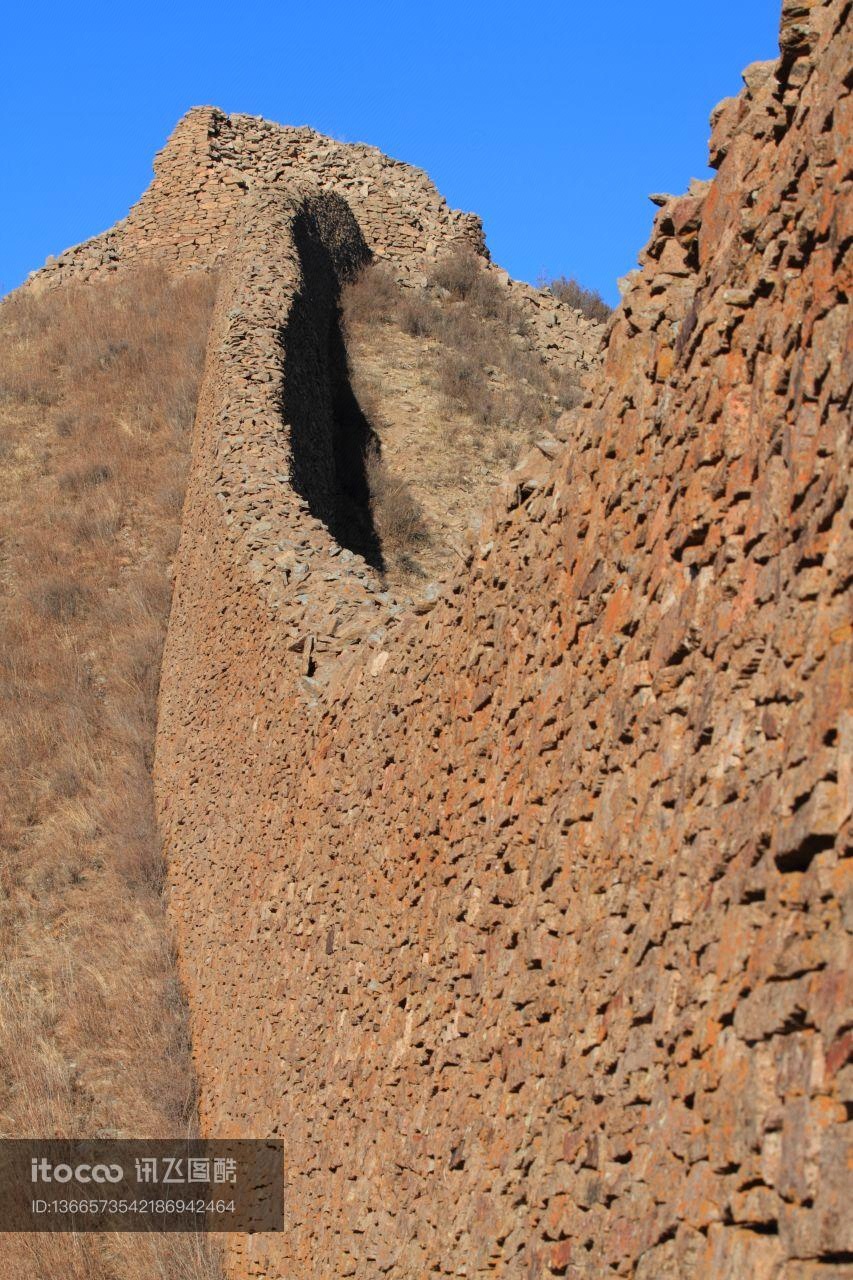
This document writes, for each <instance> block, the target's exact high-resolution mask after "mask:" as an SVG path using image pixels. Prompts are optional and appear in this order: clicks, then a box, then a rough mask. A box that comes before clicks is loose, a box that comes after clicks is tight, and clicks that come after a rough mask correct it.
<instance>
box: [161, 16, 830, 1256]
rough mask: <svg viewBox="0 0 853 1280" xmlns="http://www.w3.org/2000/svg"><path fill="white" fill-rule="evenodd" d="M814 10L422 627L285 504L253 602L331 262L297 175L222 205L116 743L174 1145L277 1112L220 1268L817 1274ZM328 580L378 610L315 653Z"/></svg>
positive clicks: (818, 161)
mask: <svg viewBox="0 0 853 1280" xmlns="http://www.w3.org/2000/svg"><path fill="white" fill-rule="evenodd" d="M849 23H850V6H849V4H847V3H842V2H841V0H831V2H827V3H814V4H808V3H799V2H798V3H794V2H793V0H786V4H785V5H784V8H783V26H782V56H781V58H780V60H779V62H778V63H775V64H765V65H761V66H757V67H753V68H750V69H748V71H747V72H746V73H745V81H746V88H745V90H744V92H743V94H742V95H741V96H740V97H739V98H738V99H735V100H732V101H730V102H728V103H726V104H723V106H722V108H721V109H720V110H719V112H718V113H717V115H716V117H715V126H714V134H713V140H712V155H713V157H714V159H715V162H716V164H717V165H718V166H719V172H718V174H717V176H716V178H715V180H714V181H713V183H712V184H709V185H707V186H699V187H695V188H694V189H693V190H692V192H691V193H690V194H688V195H687V196H686V197H682V198H678V199H676V198H672V199H669V200H667V201H666V202H665V203H664V205H663V207H662V208H661V209H660V210H659V212H658V215H657V218H656V221H655V227H654V232H653V235H652V238H651V241H650V243H649V245H648V246H647V249H646V251H645V252H644V254H643V257H642V263H641V271H640V272H639V273H638V275H637V276H636V277H635V278H634V279H633V281H632V283H631V286H630V288H629V290H628V293H627V295H626V297H625V299H624V304H623V306H622V308H621V309H620V311H619V312H618V313H617V315H616V317H615V319H614V321H613V323H612V325H611V327H610V329H609V332H608V339H607V347H606V353H605V364H604V369H603V373H602V377H601V380H600V384H599V389H598V390H597V391H596V392H595V393H594V394H593V395H591V396H590V399H589V403H588V404H587V405H586V406H585V407H584V408H583V409H582V410H580V411H578V412H577V413H575V414H574V415H573V416H572V417H570V418H567V419H566V420H565V421H564V423H563V434H564V436H565V445H564V447H562V448H558V447H557V446H555V445H554V443H553V442H547V441H543V446H542V448H541V449H539V450H536V451H534V454H532V455H531V456H530V457H529V458H527V459H525V460H524V462H523V464H522V465H521V466H520V468H519V469H518V470H517V471H516V473H514V475H513V477H512V479H511V482H510V483H508V484H507V486H506V487H505V488H504V489H503V490H502V491H501V494H500V495H499V497H498V499H497V500H496V504H495V509H494V511H493V512H492V515H491V517H490V521H489V522H487V523H486V524H485V525H484V527H483V531H482V532H481V534H480V535H479V539H478V541H477V542H476V544H475V545H473V546H472V547H471V550H470V555H469V559H468V562H467V564H466V566H465V568H464V570H461V571H460V572H459V574H458V575H457V576H456V577H455V578H454V579H453V580H451V581H448V582H447V583H445V584H444V586H443V588H442V591H441V593H440V595H439V597H438V599H437V600H436V601H435V603H434V606H433V607H432V608H431V609H430V610H429V611H428V612H423V613H421V614H419V615H411V614H405V615H402V616H400V615H398V616H396V617H395V616H393V608H392V607H391V605H392V602H389V601H383V600H381V599H380V598H379V595H380V592H381V582H379V581H378V579H377V578H376V576H375V574H374V573H373V571H372V570H371V569H370V566H369V565H368V564H367V562H366V561H365V560H364V559H362V558H359V557H358V556H355V555H354V556H353V559H352V560H350V562H349V567H348V568H346V571H345V572H341V568H340V566H341V560H342V551H341V550H340V547H341V543H340V542H339V541H338V540H337V539H336V538H335V537H333V535H332V532H331V531H330V529H329V527H328V524H329V520H330V519H332V516H331V515H330V512H333V511H334V509H335V508H334V503H329V502H328V501H326V503H325V506H323V504H322V502H320V505H319V506H318V507H317V509H318V510H320V511H321V514H320V515H319V516H311V518H310V520H307V521H306V523H305V524H304V528H305V529H306V530H307V531H308V533H307V534H306V535H305V539H304V544H302V545H300V553H299V557H298V560H299V564H300V566H303V568H300V569H299V570H298V571H297V573H296V574H294V575H293V577H290V576H288V581H287V583H286V584H285V588H284V590H285V595H284V597H282V598H276V595H275V593H274V592H273V591H272V588H273V587H275V588H276V591H279V590H281V589H282V588H281V586H280V584H278V583H275V582H272V580H271V579H270V576H269V575H270V572H271V570H270V569H269V565H270V563H271V560H270V556H272V543H273V541H274V540H275V538H276V537H277V536H278V533H279V531H280V530H285V531H287V537H286V538H285V542H287V544H288V545H287V547H286V548H285V555H286V556H287V557H288V559H287V563H286V566H285V567H286V568H288V570H289V566H290V564H291V560H290V558H289V555H290V550H291V548H290V545H289V540H290V539H291V538H295V537H299V536H300V531H301V528H302V527H303V526H302V525H301V524H300V522H301V521H303V520H305V519H306V514H307V513H306V511H305V510H304V509H303V508H302V507H301V506H300V503H301V502H304V503H307V502H308V501H309V499H308V498H306V497H305V496H304V495H302V496H300V495H297V494H295V493H294V492H293V489H292V487H291V486H290V485H289V482H288V475H289V474H290V473H292V472H293V468H292V466H291V467H290V470H288V466H287V465H286V463H287V460H288V459H292V457H293V451H294V448H295V447H298V440H299V434H300V431H299V427H298V425H295V422H294V420H293V419H295V418H296V417H298V414H299V412H301V410H300V409H299V397H297V398H296V404H297V412H296V413H295V414H294V413H291V414H290V415H288V414H284V415H282V413H281V412H280V406H281V404H282V403H288V400H287V397H288V386H287V384H288V381H289V378H290V377H291V376H295V375H296V373H297V371H295V370H294V369H292V368H289V367H288V360H287V352H288V347H287V337H286V335H287V331H288V324H289V320H290V317H291V316H292V315H293V314H294V311H296V313H297V315H298V314H300V308H299V307H298V305H297V303H298V300H299V298H300V296H301V297H302V298H303V299H305V298H306V297H307V295H308V291H307V284H306V282H307V281H308V280H309V278H315V279H316V278H322V279H323V280H325V282H326V283H325V286H324V287H323V288H319V289H317V290H316V298H317V306H318V307H319V309H320V316H321V317H323V316H325V317H326V320H325V321H322V323H326V322H327V321H328V320H329V317H330V315H331V314H332V306H331V302H330V298H331V297H332V295H333V293H334V289H335V281H336V280H338V279H340V278H341V277H342V276H343V275H345V274H346V271H347V270H349V269H350V267H351V264H352V263H353V262H354V261H356V260H357V258H358V255H359V253H360V251H361V250H360V245H359V239H358V235H357V229H355V228H353V226H352V224H351V223H350V222H349V221H348V220H347V218H346V216H345V213H344V211H343V210H342V209H341V207H340V206H339V205H334V206H329V207H327V206H326V203H325V202H326V201H327V200H328V197H321V196H316V195H315V196H310V195H307V194H306V195H305V196H304V197H300V200H299V201H297V204H296V205H293V204H292V205H290V206H289V207H288V208H284V207H283V206H281V205H276V204H263V203H262V204H261V205H260V206H258V207H257V208H256V209H255V210H254V211H253V213H252V215H251V216H252V217H254V218H255V219H256V222H255V224H254V226H253V227H252V238H253V241H254V243H255V244H256V246H261V245H263V246H264V250H263V254H261V253H260V252H258V253H256V254H254V255H253V254H248V253H245V252H241V250H240V249H239V245H240V244H241V242H242V243H245V239H246V238H245V237H243V240H242V241H241V238H240V236H239V234H238V237H237V241H236V245H237V248H236V249H235V254H234V257H233V259H232V262H231V266H230V267H229V269H228V273H227V278H226V285H225V286H224V288H223V293H222V295H221V297H220V302H219V309H218V316H217V319H216V321H215V326H214V338H213V340H212V344H211V349H210V354H209V363H208V369H207V373H206V378H205V390H204V394H203V400H202V404H201V406H200V413H199V419H198V423H197V441H196V453H195V458H194V466H193V475H192V481H191V490H190V497H189V500H188V506H187V512H186V518H185V522H184V532H183V538H182V545H181V551H180V557H179V562H178V567H177V584H176V598H175V604H174V608H173V614H172V619H171V623H170V629H169V636H168V642H167V647H166V655H165V664H164V670H163V681H162V690H161V714H160V727H159V733H158V747H157V767H156V772H157V779H156V781H157V791H158V798H159V808H160V817H161V823H162V830H163V835H164V840H165V847H166V851H167V856H168V860H169V882H170V895H171V911H172V914H173V918H174V920H175V924H176V928H177V931H178V937H179V943H180V961H181V968H182V974H183V978H184V981H185V984H186V987H187V991H188V996H189V1001H190V1007H191V1011H192V1023H193V1040H194V1052H195V1056H196V1064H197V1069H198V1074H199V1079H200V1085H201V1109H202V1118H203V1124H204V1127H205V1130H206V1131H207V1132H209V1133H233V1134H247V1135H249V1134H266V1133H279V1134H282V1135H283V1136H284V1137H285V1139H286V1180H287V1198H286V1219H287V1230H286V1231H285V1232H284V1233H283V1235H281V1236H280V1237H269V1236H268V1237H254V1238H249V1239H236V1240H234V1241H232V1242H231V1243H230V1248H231V1253H230V1255H229V1256H230V1262H229V1265H230V1270H231V1274H232V1275H234V1276H255V1277H262V1276H263V1277H279V1276H293V1277H297V1276H298V1277H316V1278H317V1280H321V1278H323V1280H326V1278H327V1277H330V1276H336V1277H337V1276H341V1277H343V1276H354V1277H364V1278H367V1277H371V1278H373V1277H376V1276H379V1275H386V1276H390V1277H399V1278H401V1280H402V1278H403V1277H406V1278H409V1277H411V1278H414V1277H425V1276H436V1277H437V1276H470V1277H473V1276H485V1275H489V1274H498V1275H503V1276H507V1277H522V1276H523V1277H525V1278H531V1280H533V1278H536V1277H547V1276H571V1277H576V1278H577V1277H601V1276H605V1275H611V1274H612V1275H633V1276H635V1277H638V1278H641V1280H665V1278H667V1277H672V1278H673V1280H675V1278H676V1277H677V1278H678V1280H681V1278H682V1277H712V1276H713V1277H715V1280H742V1278H743V1277H747V1276H748V1277H754V1278H755V1280H771V1278H772V1280H777V1278H784V1280H836V1278H837V1277H840V1276H843V1275H848V1274H849V1273H850V1269H851V1259H853V1237H851V1218H850V1214H849V1203H850V1166H851V1144H850V1138H851V1124H850V1120H849V1112H850V1106H851V1102H853V1096H851V1094H853V1064H852V1063H851V1052H853V1013H851V999H850V974H851V966H850V949H849V943H850V931H851V928H853V907H851V904H852V903H853V892H851V877H850V861H849V858H848V857H847V855H848V854H849V845H850V839H849V837H850V809H851V786H850V782H851V777H850V774H851V768H850V761H851V751H850V747H851V733H853V717H851V712H850V689H849V673H850V648H849V645H850V633H851V624H850V607H849V606H850V601H849V580H850V538H849V527H850V515H851V510H850V498H849V489H848V469H847V468H848V460H849V398H850V383H851V353H850V346H849V335H850V314H849V310H850V307H849V290H850V261H851V242H853V236H852V235H851V223H850V210H851V207H853V204H851V200H850V194H851V193H850V185H851V180H850V172H851V165H850V160H851V154H850V136H851V128H850V114H851V108H850V103H851V99H850V66H849V48H850V46H849V30H850V29H849ZM300 201H301V203H300ZM306 202H307V203H306ZM305 218H307V219H308V220H309V222H310V225H311V228H312V230H311V236H312V238H313V243H314V244H315V247H316V246H319V248H318V252H319V255H320V259H321V260H322V261H321V265H322V270H321V271H320V272H319V275H315V276H313V277H312V275H311V271H312V269H311V268H310V266H309V265H308V259H307V256H306V253H305V251H304V248H300V244H303V243H304V241H303V240H300V235H299V234H298V233H297V230H296V229H295V228H296V223H297V222H298V221H299V219H303V220H304V219H305ZM238 313H239V314H238ZM320 323H321V320H320V319H317V317H315V319H314V320H313V321H311V324H312V325H317V324H320ZM306 346H307V349H308V351H309V352H314V353H315V355H316V353H317V352H318V351H319V349H320V348H319V345H318V342H317V341H315V340H313V339H312V340H311V341H308V342H307V343H306ZM312 358H313V357H312ZM241 362H242V363H243V366H244V367H243V370H242V372H241V371H240V367H241ZM335 369H336V363H335V357H334V356H332V357H331V358H330V361H329V363H328V364H327V365H326V366H325V367H324V368H322V369H317V370H315V374H316V376H317V377H318V378H319V380H320V383H321V385H331V384H333V383H334V380H335V378H336V376H337V375H336V373H335ZM251 371H254V372H251ZM333 402H334V397H332V398H331V400H329V401H327V403H333ZM276 411H278V418H277V419H276V416H275V415H276ZM310 411H311V412H313V410H310ZM335 420H336V419H335V412H334V409H333V410H332V411H331V417H330V416H329V414H326V413H325V412H323V413H321V415H320V418H319V419H318V424H317V426H316V430H317V431H318V432H319V433H320V434H321V435H323V434H324V433H325V438H327V439H330V440H332V441H333V440H334V430H335V428H334V421H335ZM338 420H339V419H338ZM330 422H331V423H332V424H333V425H332V426H330V425H329V424H330ZM241 437H242V438H241ZM294 441H297V446H295V445H294ZM329 449H330V451H331V454H332V455H334V444H333V443H332V444H331V445H330V446H329ZM276 450H280V451H281V459H282V461H281V465H280V466H279V464H278V463H277V462H276V463H274V462H272V461H271V459H272V457H273V454H274V452H275V451H276ZM226 458H227V460H228V470H227V479H226V481H223V475H224V474H225V471H226V467H225V459H226ZM328 459H329V452H328V451H327V455H326V462H325V463H322V462H321V464H320V466H321V469H322V466H327V465H330V464H329V462H328ZM273 468H275V469H273ZM316 469H317V468H316V467H315V468H313V469H312V468H309V472H311V474H313V473H314V472H315V471H316ZM312 484H313V481H312V479H311V475H310V474H309V475H308V478H307V479H306V480H305V481H304V483H303V489H305V490H306V492H308V493H309V494H310V491H311V488H312ZM321 489H323V486H322V485H321ZM325 491H326V492H328V491H329V489H328V485H326V488H325ZM257 494H262V495H263V497H264V498H265V499H266V500H267V502H268V506H267V507H266V508H265V510H264V512H263V513H262V515H261V519H260V521H258V520H257V519H255V517H256V515H257V510H258V509H257V505H256V501H255V498H256V495H257ZM314 501H315V506H317V499H316V497H315V499H314ZM324 512H325V516H324V514H323V513H324ZM309 513H310V512H309ZM265 521H266V522H267V524H266V527H260V528H258V526H259V525H260V526H263V525H264V522H265ZM235 529H236V530H237V533H236V534H235ZM253 539H254V540H256V541H257V544H258V545H257V547H256V546H255V545H254V542H253ZM256 551H259V552H260V559H261V561H262V563H261V565H260V567H258V566H257V565H255V564H254V560H253V557H254V554H255V552H256ZM332 565H334V566H335V568H334V569H333V568H332V567H331V566H332ZM352 566H355V569H356V570H357V571H356V572H353V571H352ZM327 573H328V576H327ZM335 574H337V575H338V576H334V575H335ZM303 575H304V576H303ZM297 577H298V578H299V581H298V582H297V581H296V578H297ZM291 582H293V583H294V587H295V586H301V590H300V591H299V593H298V595H297V594H296V593H295V591H294V593H293V594H290V593H291ZM300 597H301V598H300ZM342 598H346V599H347V600H348V601H352V602H354V603H353V608H354V609H355V610H356V612H357V613H359V614H360V615H361V611H365V615H366V614H368V613H370V612H371V611H375V618H376V622H377V626H376V628H375V630H374V631H373V632H371V631H369V630H367V631H365V630H364V628H362V630H361V631H360V636H361V643H360V644H358V645H355V646H351V647H348V648H346V649H345V651H342V652H340V653H337V654H331V653H330V654H329V656H328V657H327V658H326V659H324V661H323V662H322V664H320V665H321V666H322V671H323V672H324V675H323V678H322V679H321V678H319V677H320V670H319V668H318V670H317V671H314V672H313V674H312V662H313V660H312V657H311V646H310V645H307V644H306V642H305V640H303V643H302V646H301V648H300V649H299V652H298V653H296V654H294V652H293V650H292V648H291V647H289V646H292V645H293V644H294V639H293V636H292V634H291V633H292V631H294V630H295V631H299V629H300V626H301V625H302V624H301V623H300V613H299V610H300V609H302V610H304V611H305V614H306V616H307V615H308V614H310V615H311V619H312V620H311V623H310V628H309V627H305V626H303V627H302V630H303V632H304V633H306V634H307V633H309V632H310V634H311V635H318V634H322V633H323V626H324V621H323V619H324V616H325V617H329V618H330V617H332V616H333V615H334V612H335V610H336V609H338V608H339V607H340V604H339V602H340V601H341V599H342ZM347 607H349V606H347ZM426 607H427V606H426V605H424V606H422V608H424V609H425V608H426ZM357 625H358V626H359V627H362V623H361V621H359V622H358V624H357ZM306 648H307V649H308V654H307V657H306ZM300 661H301V662H302V663H303V665H302V666H301V668H300V665H299V664H300Z"/></svg>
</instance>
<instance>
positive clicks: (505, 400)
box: [342, 249, 580, 584]
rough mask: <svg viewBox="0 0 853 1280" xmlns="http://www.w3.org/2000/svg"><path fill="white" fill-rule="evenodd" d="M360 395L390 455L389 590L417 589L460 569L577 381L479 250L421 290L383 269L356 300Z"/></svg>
mask: <svg viewBox="0 0 853 1280" xmlns="http://www.w3.org/2000/svg"><path fill="white" fill-rule="evenodd" d="M342 311H343V319H344V326H345V330H346V334H347V350H348V357H349V363H350V370H351V375H352V379H353V385H354V387H355V390H356V394H357V396H358V400H359V403H360V405H361V408H362V410H363V411H364V413H365V415H366V417H367V418H368V420H369V421H370V424H371V426H372V428H373V433H374V437H375V439H376V441H377V445H376V448H375V451H374V452H373V455H372V456H371V457H370V458H369V459H368V479H369V482H370V487H371V495H372V507H373V518H374V522H375V524H376V528H377V532H378V535H379V538H380V540H381V543H382V550H383V555H384V558H385V563H386V568H387V572H388V576H389V578H390V579H391V580H392V581H393V580H396V581H400V582H403V583H407V584H414V583H416V582H417V580H418V579H424V578H429V577H434V576H436V575H438V574H440V573H442V572H444V571H445V570H447V569H449V568H450V567H451V566H452V565H453V564H458V563H459V557H460V556H461V554H462V553H461V551H460V546H461V544H462V542H463V540H464V534H465V531H466V529H467V528H468V526H469V525H470V524H471V523H472V522H474V521H475V520H476V516H477V513H478V512H480V511H482V510H483V509H484V508H485V507H486V506H487V505H488V502H489V498H490V493H491V490H492V489H493V487H494V485H495V484H496V483H497V482H498V481H499V480H500V479H502V478H503V476H504V475H505V474H506V473H507V472H508V471H509V470H510V469H511V468H512V466H513V465H514V463H515V462H516V461H517V460H518V457H519V456H520V454H521V453H522V452H523V451H524V449H525V448H526V447H529V445H530V444H531V443H532V442H533V441H535V440H536V439H538V438H540V437H542V436H545V435H548V434H549V433H550V431H551V429H552V428H553V427H554V425H555V423H556V421H557V419H558V418H559V416H560V414H561V413H562V412H563V410H564V409H566V408H568V407H570V406H572V405H574V404H577V403H578V402H579V399H580V396H579V388H578V382H577V378H576V376H575V374H574V373H573V372H571V371H569V369H568V368H567V367H566V366H565V365H563V364H562V363H560V362H559V361H555V360H550V361H548V360H546V359H545V355H544V353H543V352H542V351H541V350H540V349H539V348H538V346H537V343H536V340H535V338H534V336H533V335H532V333H531V332H530V326H529V322H528V320H527V317H526V315H525V313H524V311H523V310H522V309H521V308H520V307H519V305H518V303H517V302H516V301H515V300H514V299H513V297H512V296H511V294H510V292H509V291H508V290H507V289H506V288H505V287H504V286H503V285H502V284H501V282H500V280H499V279H498V278H497V277H496V276H495V274H494V273H492V272H490V271H488V270H487V269H486V267H485V264H484V263H483V261H482V260H481V259H480V258H479V257H478V255H477V254H475V253H474V252H473V251H471V250H469V249H457V250H455V251H454V252H453V253H452V254H448V255H446V256H445V257H444V258H442V259H439V261H438V262H437V263H436V264H435V265H434V267H433V268H432V269H431V270H430V272H429V274H428V275H427V277H426V280H425V283H424V284H422V285H414V284H410V285H407V286H402V285H400V284H399V283H398V282H397V281H396V279H395V278H394V277H393V275H392V274H391V272H390V270H389V269H388V267H387V266H386V265H385V264H383V263H382V262H376V263H374V264H373V265H371V266H370V267H368V268H367V269H366V270H365V271H363V272H362V273H361V275H360V276H359V277H358V278H357V279H356V280H354V281H353V282H352V283H350V284H349V285H348V286H347V287H346V288H345V289H344V292H343V297H342Z"/></svg>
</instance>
